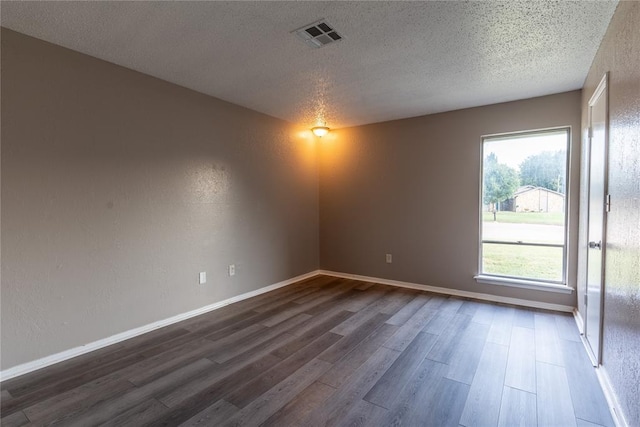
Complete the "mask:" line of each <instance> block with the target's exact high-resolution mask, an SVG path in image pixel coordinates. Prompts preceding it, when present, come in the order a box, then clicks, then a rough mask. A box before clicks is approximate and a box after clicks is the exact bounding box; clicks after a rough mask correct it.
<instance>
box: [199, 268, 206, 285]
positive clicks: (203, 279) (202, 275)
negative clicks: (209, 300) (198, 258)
mask: <svg viewBox="0 0 640 427" xmlns="http://www.w3.org/2000/svg"><path fill="white" fill-rule="evenodd" d="M205 283H207V272H206V271H201V272H200V284H201V285H204V284H205Z"/></svg>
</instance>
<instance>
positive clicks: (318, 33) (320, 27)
mask: <svg viewBox="0 0 640 427" xmlns="http://www.w3.org/2000/svg"><path fill="white" fill-rule="evenodd" d="M292 33H294V34H295V35H297V36H298V37H300V38H301V39H302V40H303V41H304V42H305V43H306V44H308V45H309V46H311V47H313V48H316V49H317V48H320V47H322V46H326V45H328V44H331V43H335V42H338V41H340V40H342V36H341V35H340V34H338V32H337V31H336V30H335V29H334V28H333V26H332V25H329V24H328V23H327V21H325V20H324V19H321V20H319V21H316V22H314V23H313V24H308V25H305V26H304V27H301V28H298V29H297V30H294V31H292Z"/></svg>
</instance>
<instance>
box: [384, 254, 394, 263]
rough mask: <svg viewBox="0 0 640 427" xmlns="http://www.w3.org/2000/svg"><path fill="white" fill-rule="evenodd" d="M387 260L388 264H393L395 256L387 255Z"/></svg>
mask: <svg viewBox="0 0 640 427" xmlns="http://www.w3.org/2000/svg"><path fill="white" fill-rule="evenodd" d="M386 259H387V264H391V263H392V262H393V255H391V254H387V256H386Z"/></svg>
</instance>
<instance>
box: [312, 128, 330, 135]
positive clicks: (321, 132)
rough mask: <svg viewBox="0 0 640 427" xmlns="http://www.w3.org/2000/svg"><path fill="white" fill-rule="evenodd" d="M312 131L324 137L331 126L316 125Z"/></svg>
mask: <svg viewBox="0 0 640 427" xmlns="http://www.w3.org/2000/svg"><path fill="white" fill-rule="evenodd" d="M311 132H313V134H314V135H315V136H317V137H318V138H322V137H323V136H325V135H326V134H328V133H329V128H328V127H326V126H315V127H312V128H311Z"/></svg>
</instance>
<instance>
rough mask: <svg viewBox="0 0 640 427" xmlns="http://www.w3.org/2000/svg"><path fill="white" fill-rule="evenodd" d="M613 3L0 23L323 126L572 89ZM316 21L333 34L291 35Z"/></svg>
mask: <svg viewBox="0 0 640 427" xmlns="http://www.w3.org/2000/svg"><path fill="white" fill-rule="evenodd" d="M616 5H617V2H616V1H598V2H591V1H576V2H570V1H561V2H548V1H523V2H518V1H507V2H497V1H485V2H457V1H456V2H453V1H447V2H435V1H429V2H388V1H380V2H350V1H346V2H266V1H258V2H186V1H183V2H115V1H111V2H98V1H87V2H7V1H3V2H2V4H1V6H2V10H1V12H2V13H1V16H2V25H3V26H5V27H7V28H10V29H13V30H15V31H19V32H21V33H25V34H28V35H31V36H34V37H37V38H40V39H44V40H47V41H50V42H52V43H56V44H59V45H62V46H65V47H68V48H70V49H74V50H77V51H79V52H83V53H86V54H89V55H92V56H95V57H98V58H101V59H104V60H107V61H110V62H113V63H116V64H119V65H122V66H125V67H128V68H131V69H134V70H137V71H141V72H143V73H146V74H150V75H152V76H156V77H159V78H161V79H164V80H167V81H170V82H173V83H177V84H179V85H182V86H185V87H188V88H191V89H194V90H197V91H199V92H203V93H206V94H209V95H213V96H215V97H218V98H221V99H224V100H227V101H230V102H233V103H236V104H239V105H242V106H245V107H249V108H252V109H254V110H257V111H261V112H263V113H267V114H270V115H272V116H275V117H280V118H283V119H286V120H289V121H292V122H297V123H300V124H305V125H312V124H315V122H316V121H317V120H318V118H319V117H322V118H324V120H325V121H326V123H327V125H329V126H330V127H334V128H335V127H343V126H351V125H359V124H365V123H372V122H379V121H385V120H392V119H397V118H405V117H413V116H419V115H423V114H429V113H435V112H442V111H449V110H455V109H460V108H466V107H473V106H479V105H487V104H493V103H496V102H503V101H511V100H516V99H524V98H530V97H534V96H541V95H546V94H551V93H557V92H563V91H568V90H573V89H579V88H581V87H582V85H583V83H584V79H585V77H586V74H587V71H588V69H589V66H590V65H591V61H592V60H593V57H594V56H595V53H596V50H597V48H598V46H599V44H600V41H601V39H602V37H603V35H604V32H605V30H606V27H607V25H608V23H609V21H610V19H611V16H612V15H613V12H614V9H615V7H616ZM320 18H325V19H326V20H327V21H328V22H329V23H330V24H332V25H333V26H334V27H335V28H336V29H337V30H338V31H339V32H340V34H341V35H342V36H343V37H344V39H343V40H342V41H340V42H339V43H333V44H331V45H328V46H325V47H323V48H320V49H312V48H310V47H308V46H307V45H305V44H304V43H303V42H302V41H301V40H299V39H298V38H296V37H295V36H294V35H293V34H291V33H290V32H291V31H292V30H295V29H297V28H299V27H301V26H303V25H305V24H309V23H312V22H314V21H316V20H318V19H320Z"/></svg>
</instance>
